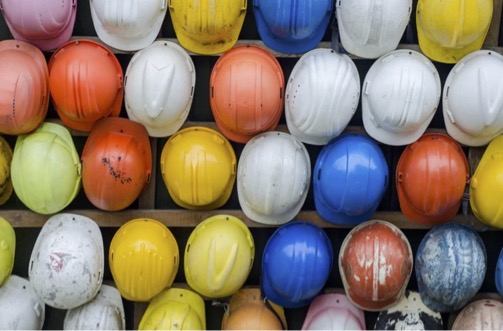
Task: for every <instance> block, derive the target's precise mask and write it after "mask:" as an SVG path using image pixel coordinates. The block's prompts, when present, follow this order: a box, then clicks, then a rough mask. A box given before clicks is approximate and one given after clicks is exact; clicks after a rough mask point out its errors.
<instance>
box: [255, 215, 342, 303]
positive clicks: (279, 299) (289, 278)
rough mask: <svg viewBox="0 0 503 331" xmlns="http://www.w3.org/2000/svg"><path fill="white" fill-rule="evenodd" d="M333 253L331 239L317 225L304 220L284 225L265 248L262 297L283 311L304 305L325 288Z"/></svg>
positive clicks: (330, 269)
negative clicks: (283, 309) (282, 308)
mask: <svg viewBox="0 0 503 331" xmlns="http://www.w3.org/2000/svg"><path fill="white" fill-rule="evenodd" d="M333 254H334V253H333V248H332V244H331V242H330V239H329V238H328V236H327V234H326V233H325V232H324V231H323V229H322V228H320V227H319V226H317V225H315V224H313V223H308V222H303V221H293V222H289V223H287V224H283V225H282V226H280V227H279V228H277V229H276V231H274V233H273V234H272V236H271V237H269V239H268V241H267V243H266V246H265V248H264V252H263V256H262V278H261V288H262V293H263V294H264V297H265V298H266V299H268V300H270V301H272V302H274V303H275V304H277V305H280V306H282V307H284V308H300V307H304V306H307V305H308V304H309V303H310V302H311V301H312V300H313V299H314V298H315V297H316V296H317V295H318V294H319V293H320V291H321V290H322V289H323V287H324V286H325V283H326V282H327V280H328V278H329V276H330V272H331V271H332V263H333Z"/></svg>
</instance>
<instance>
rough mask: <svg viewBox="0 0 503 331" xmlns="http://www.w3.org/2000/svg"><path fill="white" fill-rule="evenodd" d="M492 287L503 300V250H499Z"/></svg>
mask: <svg viewBox="0 0 503 331" xmlns="http://www.w3.org/2000/svg"><path fill="white" fill-rule="evenodd" d="M494 285H495V286H496V291H497V292H498V294H499V295H500V297H501V298H503V248H502V249H501V250H500V255H499V256H498V262H496V270H495V271H494Z"/></svg>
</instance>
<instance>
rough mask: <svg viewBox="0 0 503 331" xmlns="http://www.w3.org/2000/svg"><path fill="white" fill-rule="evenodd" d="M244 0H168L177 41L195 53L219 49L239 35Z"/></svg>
mask: <svg viewBox="0 0 503 331" xmlns="http://www.w3.org/2000/svg"><path fill="white" fill-rule="evenodd" d="M246 6H247V1H234V0H219V1H214V0H202V1H201V0H197V1H196V0H189V1H187V0H170V1H169V14H170V16H171V21H172V23H173V28H174V30H175V33H176V38H177V39H178V42H179V43H180V45H182V46H183V47H184V48H185V49H187V50H188V51H190V52H194V53H198V54H217V53H223V52H225V51H227V50H229V49H230V48H232V47H233V46H234V45H235V44H236V42H237V40H238V37H239V33H240V32H241V27H242V26H243V22H244V19H245V16H246Z"/></svg>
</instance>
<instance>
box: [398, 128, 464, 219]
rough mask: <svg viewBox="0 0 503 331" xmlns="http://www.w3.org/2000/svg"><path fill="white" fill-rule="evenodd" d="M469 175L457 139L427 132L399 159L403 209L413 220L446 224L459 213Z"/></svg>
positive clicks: (399, 195) (399, 193)
mask: <svg viewBox="0 0 503 331" xmlns="http://www.w3.org/2000/svg"><path fill="white" fill-rule="evenodd" d="M469 177H470V171H469V167H468V160H467V158H466V155H465V153H464V152H463V150H462V149H461V146H459V144H458V143H457V142H456V141H454V140H453V139H452V138H450V137H449V136H447V135H445V134H440V133H427V134H424V135H423V136H422V137H421V138H419V140H417V141H416V142H414V143H412V144H410V145H408V146H407V147H406V148H405V150H404V151H403V152H402V154H401V156H400V159H399V160H398V164H397V168H396V183H397V185H396V187H397V192H398V201H399V203H400V209H401V211H402V213H403V214H404V215H405V216H406V217H407V218H408V219H409V220H411V221H412V222H417V223H422V224H429V225H438V224H441V223H445V222H447V221H449V220H450V219H452V218H453V217H454V216H455V215H456V214H457V213H458V211H459V207H460V206H461V201H462V199H463V194H464V192H465V187H466V185H467V183H468V180H469Z"/></svg>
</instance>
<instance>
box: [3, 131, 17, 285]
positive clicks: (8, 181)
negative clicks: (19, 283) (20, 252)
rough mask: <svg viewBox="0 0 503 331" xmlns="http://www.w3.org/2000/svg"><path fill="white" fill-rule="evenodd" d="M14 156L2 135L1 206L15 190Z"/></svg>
mask: <svg viewBox="0 0 503 331" xmlns="http://www.w3.org/2000/svg"><path fill="white" fill-rule="evenodd" d="M12 156H13V151H12V147H11V146H10V144H9V143H8V142H7V140H5V138H4V137H2V136H0V206H1V205H3V204H5V203H6V202H7V201H8V200H9V199H10V197H11V196H12V192H13V190H14V188H13V186H12V178H11V163H12ZM0 279H1V277H0ZM0 284H2V281H1V280H0Z"/></svg>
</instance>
